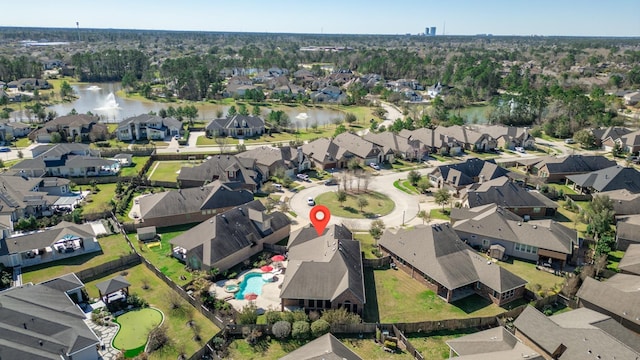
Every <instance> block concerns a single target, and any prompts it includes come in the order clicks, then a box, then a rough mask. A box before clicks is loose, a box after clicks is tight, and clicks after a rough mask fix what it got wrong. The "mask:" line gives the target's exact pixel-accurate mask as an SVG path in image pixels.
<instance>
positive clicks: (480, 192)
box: [467, 176, 558, 209]
mask: <svg viewBox="0 0 640 360" xmlns="http://www.w3.org/2000/svg"><path fill="white" fill-rule="evenodd" d="M467 200H468V202H469V207H471V208H474V207H477V206H482V205H487V204H499V205H501V206H506V207H510V208H517V207H540V208H553V209H556V208H558V204H557V203H555V202H554V201H552V200H550V199H549V198H547V197H546V196H544V195H542V194H540V193H539V192H538V191H529V190H528V189H525V188H523V187H522V186H520V185H518V184H515V183H514V182H512V181H511V180H510V179H509V178H508V177H506V176H501V177H499V178H496V179H493V180H489V181H484V182H483V183H481V184H474V185H471V186H470V187H469V190H468V191H467Z"/></svg>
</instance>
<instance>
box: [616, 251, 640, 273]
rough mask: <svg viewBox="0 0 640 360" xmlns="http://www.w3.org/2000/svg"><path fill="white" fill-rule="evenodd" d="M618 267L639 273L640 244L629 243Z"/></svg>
mask: <svg viewBox="0 0 640 360" xmlns="http://www.w3.org/2000/svg"><path fill="white" fill-rule="evenodd" d="M618 269H620V270H623V271H626V272H630V273H633V274H636V275H640V244H632V245H629V247H628V248H627V252H626V253H625V254H624V256H623V257H622V260H620V264H619V265H618Z"/></svg>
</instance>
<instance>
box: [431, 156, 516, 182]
mask: <svg viewBox="0 0 640 360" xmlns="http://www.w3.org/2000/svg"><path fill="white" fill-rule="evenodd" d="M507 174H509V171H508V170H507V169H505V168H502V167H500V166H498V165H496V163H495V162H494V161H493V160H482V159H478V158H470V159H467V160H466V161H465V162H461V163H456V164H451V165H441V166H438V167H437V168H435V169H434V170H433V171H432V172H431V173H430V174H429V180H431V182H432V183H433V184H434V185H436V186H437V187H438V188H442V187H448V188H452V189H455V190H460V189H462V188H463V187H465V186H468V185H471V184H474V183H477V182H485V181H489V180H493V179H495V178H499V177H502V176H506V175H507Z"/></svg>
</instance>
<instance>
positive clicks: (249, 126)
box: [205, 114, 264, 138]
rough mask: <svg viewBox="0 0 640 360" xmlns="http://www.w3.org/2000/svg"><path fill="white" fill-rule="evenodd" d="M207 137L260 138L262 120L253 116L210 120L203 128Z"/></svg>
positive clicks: (262, 125)
mask: <svg viewBox="0 0 640 360" xmlns="http://www.w3.org/2000/svg"><path fill="white" fill-rule="evenodd" d="M205 131H206V133H207V136H209V137H216V136H231V137H234V138H243V137H252V136H261V135H262V134H264V119H262V118H261V117H259V116H253V115H240V114H235V115H231V116H227V117H226V118H221V119H214V120H211V121H210V122H209V123H208V124H207V126H206V127H205Z"/></svg>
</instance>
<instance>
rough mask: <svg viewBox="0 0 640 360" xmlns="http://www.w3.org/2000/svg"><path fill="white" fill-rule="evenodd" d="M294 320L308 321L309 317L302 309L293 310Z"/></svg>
mask: <svg viewBox="0 0 640 360" xmlns="http://www.w3.org/2000/svg"><path fill="white" fill-rule="evenodd" d="M296 321H305V322H306V321H309V317H308V316H307V314H306V313H305V312H304V310H296V311H294V312H293V322H296Z"/></svg>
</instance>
